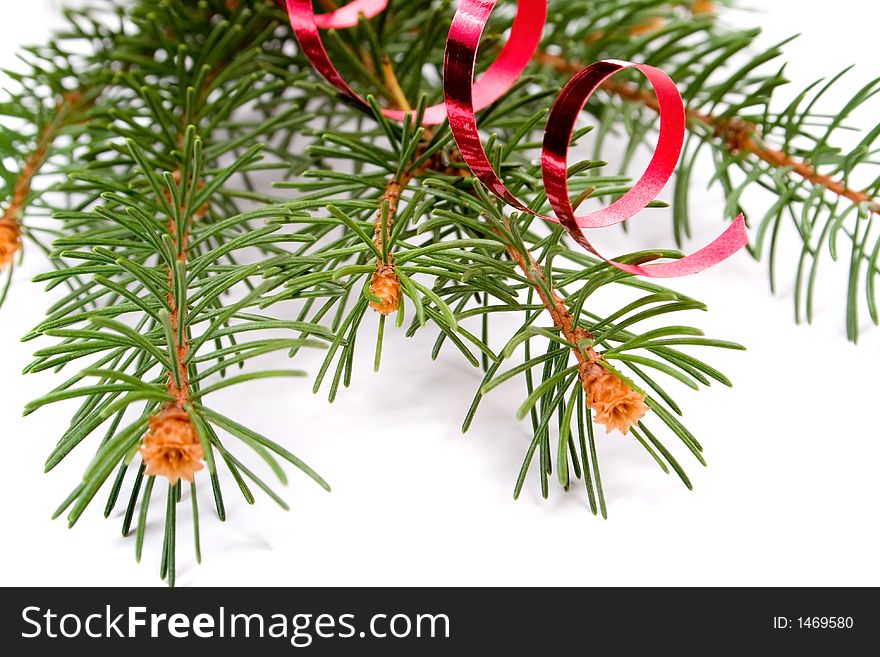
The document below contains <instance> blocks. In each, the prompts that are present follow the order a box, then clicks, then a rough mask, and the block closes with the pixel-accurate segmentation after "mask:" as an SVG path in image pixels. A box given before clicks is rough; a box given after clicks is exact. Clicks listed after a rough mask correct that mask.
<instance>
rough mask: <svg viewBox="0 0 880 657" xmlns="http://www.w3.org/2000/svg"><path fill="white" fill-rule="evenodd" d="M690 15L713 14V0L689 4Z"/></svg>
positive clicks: (696, 0)
mask: <svg viewBox="0 0 880 657" xmlns="http://www.w3.org/2000/svg"><path fill="white" fill-rule="evenodd" d="M691 13H692V14H695V15H699V14H714V13H715V3H714V2H713V0H694V1H693V3H692V4H691Z"/></svg>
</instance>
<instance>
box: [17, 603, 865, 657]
mask: <svg viewBox="0 0 880 657" xmlns="http://www.w3.org/2000/svg"><path fill="white" fill-rule="evenodd" d="M0 614H2V616H0V628H2V636H0V642H2V643H0V645H2V647H3V649H4V652H5V654H12V655H16V656H18V655H24V654H27V653H26V652H25V651H27V650H34V649H35V650H38V651H39V653H38V654H46V653H44V651H45V650H50V649H53V648H55V649H61V650H63V649H71V648H73V649H76V650H79V649H82V650H83V651H87V652H85V653H84V654H88V655H90V656H91V655H105V654H106V655H111V654H112V655H123V656H124V657H127V656H131V655H140V654H151V655H161V656H162V657H164V656H166V655H178V654H180V655H184V654H186V655H190V654H194V653H193V649H208V650H210V649H213V648H215V647H220V646H219V642H220V641H222V642H223V646H222V647H223V648H231V649H236V648H238V649H245V650H247V649H251V648H252V649H253V650H255V651H256V652H254V653H252V654H253V655H254V656H256V655H259V656H262V655H290V654H297V653H303V654H308V655H348V654H352V655H354V654H362V653H364V652H366V654H373V653H374V652H375V653H376V654H381V655H451V654H474V653H479V652H483V651H485V652H486V654H490V652H491V654H497V653H502V654H504V653H509V654H511V655H523V654H528V653H534V654H544V653H546V652H547V651H551V650H571V651H587V650H592V649H597V650H601V649H602V647H603V646H604V647H606V648H607V647H608V646H613V649H614V652H615V653H617V654H631V653H630V652H629V651H631V650H633V649H637V648H648V649H652V648H653V649H657V648H662V649H663V650H672V651H674V652H675V654H700V655H707V654H714V653H715V652H716V651H717V650H718V649H725V650H731V649H733V650H749V651H753V650H756V649H760V651H761V653H762V654H764V653H765V651H767V650H777V649H778V650H782V649H794V648H804V647H809V648H810V649H813V650H815V649H828V650H835V651H838V652H837V653H835V654H855V653H854V652H846V651H847V650H848V649H850V648H852V649H853V650H854V649H855V648H856V647H857V646H858V647H864V646H866V645H877V644H876V641H877V639H880V623H878V621H880V618H878V615H880V614H878V603H877V598H876V591H875V590H870V589H744V588H743V589H573V588H572V589H550V588H542V589H536V588H534V589H526V588H506V589H453V588H448V589H425V588H412V589H390V588H389V589H347V588H336V589H280V588H277V589H228V588H226V589H190V590H183V589H177V590H162V589H5V590H4V595H3V601H2V608H0ZM8 648H12V649H13V652H9V651H8ZM157 650H161V653H157V652H156V651H157ZM461 651H466V652H461ZM839 651H844V652H839ZM248 657H250V656H249V655H248Z"/></svg>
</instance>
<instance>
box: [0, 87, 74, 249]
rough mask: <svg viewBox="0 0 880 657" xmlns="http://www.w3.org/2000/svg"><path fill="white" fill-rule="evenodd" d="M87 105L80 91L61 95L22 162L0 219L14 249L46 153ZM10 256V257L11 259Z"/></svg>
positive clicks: (46, 156)
mask: <svg viewBox="0 0 880 657" xmlns="http://www.w3.org/2000/svg"><path fill="white" fill-rule="evenodd" d="M87 105H88V102H87V101H84V100H83V95H82V93H80V92H76V91H74V92H70V93H67V94H64V96H63V97H62V99H61V100H60V101H59V102H58V104H57V105H56V106H55V114H54V116H53V117H52V120H51V121H50V122H49V123H47V124H46V125H45V126H44V127H43V129H42V130H41V131H40V133H39V135H38V137H37V144H36V147H35V148H34V150H33V152H32V153H31V154H30V155H28V157H27V159H26V160H25V163H24V167H23V168H22V170H21V174H20V175H19V176H18V179H17V180H16V181H15V184H14V185H13V188H12V196H11V197H10V199H9V203H8V205H7V206H6V209H5V210H4V211H3V217H2V218H0V227H3V228H5V229H6V230H7V231H10V232H11V233H12V235H14V237H15V240H14V245H15V250H17V249H18V247H19V246H20V238H19V236H20V234H21V219H22V217H23V216H24V211H25V206H26V205H27V201H28V197H29V196H30V195H31V190H32V189H33V183H34V178H36V176H37V174H38V173H39V172H40V169H41V168H42V166H43V164H45V162H46V160H47V159H48V157H49V151H50V150H51V148H52V144H53V143H55V139H57V137H58V134H59V132H60V131H61V130H62V129H63V128H64V127H65V126H67V125H68V122H69V121H70V119H71V115H74V114H75V113H76V112H77V110H80V109H83V108H85V107H86V106H87ZM11 255H12V254H9V256H10V257H11Z"/></svg>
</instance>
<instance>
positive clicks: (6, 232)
mask: <svg viewBox="0 0 880 657" xmlns="http://www.w3.org/2000/svg"><path fill="white" fill-rule="evenodd" d="M20 248H21V229H20V228H19V227H18V223H16V222H15V221H14V220H12V219H0V268H2V267H6V266H7V265H10V264H12V262H13V260H15V254H16V253H18V250H19V249H20Z"/></svg>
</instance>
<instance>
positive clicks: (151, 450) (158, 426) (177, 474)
mask: <svg viewBox="0 0 880 657" xmlns="http://www.w3.org/2000/svg"><path fill="white" fill-rule="evenodd" d="M141 458H143V459H144V463H145V464H146V466H147V470H146V474H147V475H157V476H161V477H166V478H167V479H168V483H169V484H171V485H172V486H174V485H175V484H176V483H177V482H178V481H179V480H181V479H183V480H184V481H188V482H190V483H192V481H193V475H195V473H196V472H198V471H199V470H201V469H202V468H203V467H205V466H204V464H203V463H202V459H204V458H205V452H204V450H203V449H202V443H201V441H200V440H199V434H198V432H197V431H196V428H195V427H194V426H193V423H192V420H191V419H190V417H189V415H188V414H187V413H186V411H183V410H181V409H179V408H176V407H174V406H168V407H166V408H164V409H163V410H162V411H161V412H160V413H158V414H157V415H154V416H153V417H151V418H150V430H149V431H148V432H147V435H146V436H144V444H143V447H141Z"/></svg>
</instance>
